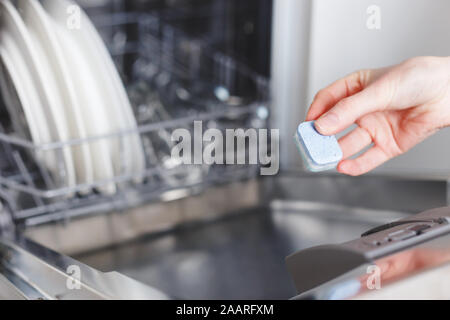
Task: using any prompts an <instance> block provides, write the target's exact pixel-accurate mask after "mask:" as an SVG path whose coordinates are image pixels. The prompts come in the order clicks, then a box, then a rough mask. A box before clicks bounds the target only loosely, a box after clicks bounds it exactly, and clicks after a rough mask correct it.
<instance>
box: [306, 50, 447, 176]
mask: <svg viewBox="0 0 450 320" xmlns="http://www.w3.org/2000/svg"><path fill="white" fill-rule="evenodd" d="M313 120H316V123H315V126H316V129H317V131H318V132H319V133H321V134H323V135H334V134H337V133H339V132H341V131H343V130H344V129H346V128H348V127H350V126H351V125H352V124H356V125H357V127H356V129H354V130H353V131H351V132H350V133H348V134H347V135H345V136H344V137H342V138H341V139H340V140H339V144H340V146H341V148H342V152H343V154H344V160H343V161H341V162H340V163H339V165H338V168H337V169H338V171H339V172H340V173H343V174H347V175H352V176H358V175H362V174H364V173H367V172H369V171H371V170H372V169H374V168H376V167H378V166H379V165H381V164H383V163H384V162H386V161H387V160H389V159H391V158H394V157H396V156H398V155H400V154H403V153H405V152H406V151H408V150H409V149H411V148H412V147H414V146H415V145H416V144H418V143H420V142H422V141H423V140H424V139H426V138H427V137H429V136H430V135H432V134H433V133H435V132H436V131H438V130H439V129H441V128H443V127H447V126H449V125H450V57H416V58H412V59H409V60H406V61H405V62H403V63H401V64H399V65H395V66H392V67H388V68H383V69H373V70H361V71H358V72H355V73H352V74H350V75H349V76H347V77H345V78H343V79H340V80H338V81H336V82H335V83H333V84H331V85H330V86H328V87H327V88H325V89H322V90H320V91H319V92H318V94H317V95H316V97H315V98H314V101H313V103H312V105H311V107H310V109H309V112H308V115H307V118H306V121H313ZM368 146H371V147H370V148H369V149H368V150H367V151H366V152H365V153H363V154H362V155H360V156H359V157H357V158H356V159H353V158H351V159H349V158H350V157H352V156H354V155H355V154H357V153H358V152H360V151H362V150H363V149H364V148H366V147H368Z"/></svg>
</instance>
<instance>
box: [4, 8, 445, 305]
mask: <svg viewBox="0 0 450 320" xmlns="http://www.w3.org/2000/svg"><path fill="white" fill-rule="evenodd" d="M172 2H173V4H171V3H172ZM172 2H171V1H168V2H167V3H169V4H167V3H166V2H164V1H147V2H146V1H135V2H133V3H134V5H130V2H129V1H112V2H106V3H108V5H107V6H106V7H102V6H101V7H94V6H93V5H92V3H91V4H90V7H89V8H86V9H87V10H88V13H89V14H90V17H91V18H92V20H93V21H94V23H95V25H96V26H97V28H98V30H99V31H100V33H101V34H102V36H103V37H104V40H105V42H106V44H107V45H108V48H109V50H110V52H111V55H112V56H113V57H114V60H115V62H116V65H117V67H118V69H119V70H120V72H121V75H122V77H123V79H124V82H125V83H126V86H127V90H128V94H129V96H130V99H131V101H132V103H133V107H134V111H135V114H136V116H137V119H138V123H139V126H138V128H137V129H136V130H135V131H132V132H117V133H113V134H110V135H105V136H99V137H90V138H89V139H86V140H81V141H80V140H74V141H64V142H55V143H50V144H46V145H34V144H33V143H31V142H30V141H29V140H27V139H26V137H24V135H23V134H20V133H18V132H16V131H15V130H14V126H13V125H12V124H11V120H9V117H8V116H7V113H6V112H5V108H2V117H1V118H0V120H1V121H0V123H1V125H0V130H1V132H0V149H1V154H2V157H0V168H1V175H0V185H1V188H0V199H1V202H0V203H1V210H0V218H1V219H0V230H2V235H3V234H7V233H15V234H17V233H19V234H21V235H23V236H25V237H27V238H29V239H32V240H33V241H35V242H37V243H39V244H42V245H43V246H45V247H46V248H49V249H51V250H54V251H55V252H58V253H61V254H63V255H66V256H70V257H71V258H73V259H75V260H76V261H79V262H81V263H83V264H85V265H88V266H90V267H92V268H94V269H96V270H100V271H101V272H106V273H107V272H113V271H114V272H118V273H120V274H123V275H125V276H128V277H130V278H132V279H135V280H137V281H138V282H140V283H143V284H146V285H148V286H150V287H153V288H156V289H157V290H160V291H161V292H163V293H165V294H167V295H168V296H169V297H171V298H179V299H267V298H271V299H288V298H290V297H293V296H294V295H295V289H294V286H293V284H292V282H291V279H290V278H289V275H288V273H287V270H286V267H285V261H284V260H285V257H286V256H287V255H289V254H291V253H292V252H294V251H297V250H300V249H303V248H308V247H311V246H315V245H318V244H324V243H338V242H343V241H347V240H351V239H355V238H358V237H359V235H360V234H362V233H363V232H364V231H366V230H368V229H370V228H372V227H375V226H378V225H381V224H383V223H387V222H390V221H392V220H395V219H398V218H402V217H404V216H405V215H407V214H410V213H416V212H420V211H421V210H425V209H428V208H432V207H439V206H443V205H445V204H446V183H444V182H437V181H434V182H433V181H428V182H425V181H407V180H402V179H395V178H384V177H373V176H372V177H365V178H359V179H356V178H355V179H352V178H344V177H340V176H337V175H334V174H331V175H318V176H314V177H313V176H310V175H307V174H305V173H302V172H297V171H296V172H290V171H286V170H282V171H281V173H280V174H279V175H278V176H276V177H259V176H258V173H259V168H258V166H252V165H239V166H237V165H235V166H232V165H231V166H223V165H195V166H193V165H190V166H187V165H183V164H180V163H174V161H173V160H172V159H171V157H170V150H171V148H172V147H173V145H174V142H173V141H172V140H171V139H170V135H171V131H172V130H173V129H175V128H185V129H187V130H190V131H191V132H192V130H193V121H200V120H201V121H203V123H204V124H206V126H208V128H217V129H219V130H222V131H223V130H225V129H228V128H268V127H270V109H271V105H270V75H269V74H268V69H269V68H268V63H267V60H269V59H270V58H269V57H268V53H267V56H264V54H261V55H258V57H260V58H259V59H253V60H252V59H247V60H246V59H245V55H244V57H243V56H240V55H239V53H241V54H242V52H246V51H250V52H251V51H254V50H258V45H260V46H261V47H262V48H264V44H265V45H266V46H267V41H269V40H268V39H269V38H270V36H265V37H261V36H258V33H256V34H255V32H253V30H254V29H255V28H258V27H259V28H261V27H260V26H259V24H261V16H262V17H264V15H263V13H264V12H263V13H261V12H260V11H264V10H268V8H270V3H271V2H270V1H264V4H261V6H260V9H259V11H258V10H257V12H256V13H255V11H254V10H249V8H251V5H249V4H246V5H243V4H240V5H238V4H237V3H238V2H239V1H197V2H196V4H195V6H188V5H183V4H185V3H187V2H186V1H172ZM194 2H195V1H194ZM253 2H254V1H253ZM80 3H82V4H83V3H84V2H83V1H80ZM100 3H103V2H100ZM148 3H151V8H152V9H151V10H150V9H149V8H148V7H147V5H148ZM258 3H259V2H258ZM140 6H142V8H141V7H140ZM143 8H145V10H144V9H143ZM249 12H250V13H251V14H249ZM230 16H232V17H234V18H233V21H231V22H230V19H229V18H230ZM265 23H266V24H267V25H270V23H269V22H267V21H265ZM224 24H225V25H227V26H229V25H230V24H231V25H233V26H235V28H229V29H228V28H227V29H226V30H231V31H230V32H228V33H224V32H223V30H224ZM266 27H267V26H266ZM267 28H268V27H267ZM242 30H244V31H245V32H244V34H245V35H247V37H241V38H239V37H236V34H242ZM261 33H262V34H269V33H270V32H265V31H264V30H263V31H262V32H261ZM250 40H252V41H253V42H251V41H250ZM248 43H251V44H252V45H249V44H248ZM257 44H258V45H257ZM267 51H269V50H267ZM130 134H139V135H140V136H141V138H142V141H143V144H144V150H145V155H146V159H147V164H146V170H145V172H142V173H140V175H141V176H143V177H144V178H143V180H142V181H139V182H136V179H135V178H136V177H135V176H116V177H114V179H113V180H111V181H96V182H95V183H93V184H92V185H76V186H73V187H60V186H59V184H58V183H59V181H57V180H55V179H54V174H52V173H50V172H48V169H47V168H45V167H43V166H40V165H39V161H35V159H37V158H39V157H40V155H41V156H42V154H45V153H55V154H57V155H60V154H61V153H62V152H63V151H64V150H65V149H67V148H69V149H70V148H76V147H77V146H80V145H83V144H90V143H95V141H98V140H102V139H106V140H107V139H109V140H118V141H119V140H120V141H122V140H121V137H123V136H124V135H130ZM245 147H246V146H244V148H245ZM3 155H4V156H3ZM59 173H60V175H61V177H64V176H65V172H64V167H63V166H60V168H59ZM110 183H115V184H116V185H117V186H118V188H117V191H116V192H115V193H114V194H109V195H108V194H103V193H101V192H99V191H98V190H100V189H101V188H102V186H105V185H108V184H110ZM86 190H88V191H86ZM0 270H1V269H0Z"/></svg>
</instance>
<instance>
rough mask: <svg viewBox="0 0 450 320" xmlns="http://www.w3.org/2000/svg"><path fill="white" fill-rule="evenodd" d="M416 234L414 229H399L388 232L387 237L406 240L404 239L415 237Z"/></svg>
mask: <svg viewBox="0 0 450 320" xmlns="http://www.w3.org/2000/svg"><path fill="white" fill-rule="evenodd" d="M416 235H417V232H415V231H411V230H399V231H396V232H393V233H391V234H389V238H390V239H391V240H392V241H401V240H406V239H409V238H412V237H415V236H416Z"/></svg>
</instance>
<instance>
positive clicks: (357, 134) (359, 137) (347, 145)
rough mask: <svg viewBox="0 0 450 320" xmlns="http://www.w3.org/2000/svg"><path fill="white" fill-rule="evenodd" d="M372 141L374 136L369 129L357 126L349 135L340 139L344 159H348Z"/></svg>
mask: <svg viewBox="0 0 450 320" xmlns="http://www.w3.org/2000/svg"><path fill="white" fill-rule="evenodd" d="M371 143H372V137H371V136H370V134H369V132H367V130H365V129H363V128H361V127H357V128H356V129H354V130H353V131H351V132H349V133H348V134H347V135H345V136H344V137H342V138H341V139H339V145H340V147H341V150H342V153H343V159H347V158H349V157H351V156H353V155H354V154H356V153H358V152H360V151H361V150H363V149H364V148H365V147H368V146H369V145H370V144H371Z"/></svg>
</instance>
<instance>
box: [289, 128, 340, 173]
mask: <svg viewBox="0 0 450 320" xmlns="http://www.w3.org/2000/svg"><path fill="white" fill-rule="evenodd" d="M295 142H296V144H297V147H298V149H299V151H300V154H301V155H302V157H303V160H304V163H305V166H306V167H307V169H308V170H309V171H312V172H319V171H325V170H330V169H334V168H336V166H337V164H338V163H339V161H341V160H342V150H341V148H340V147H339V143H338V141H337V139H336V137H335V136H324V135H321V134H320V133H319V132H317V130H316V128H315V126H314V121H311V122H304V123H302V124H300V125H299V126H298V128H297V133H296V134H295Z"/></svg>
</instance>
